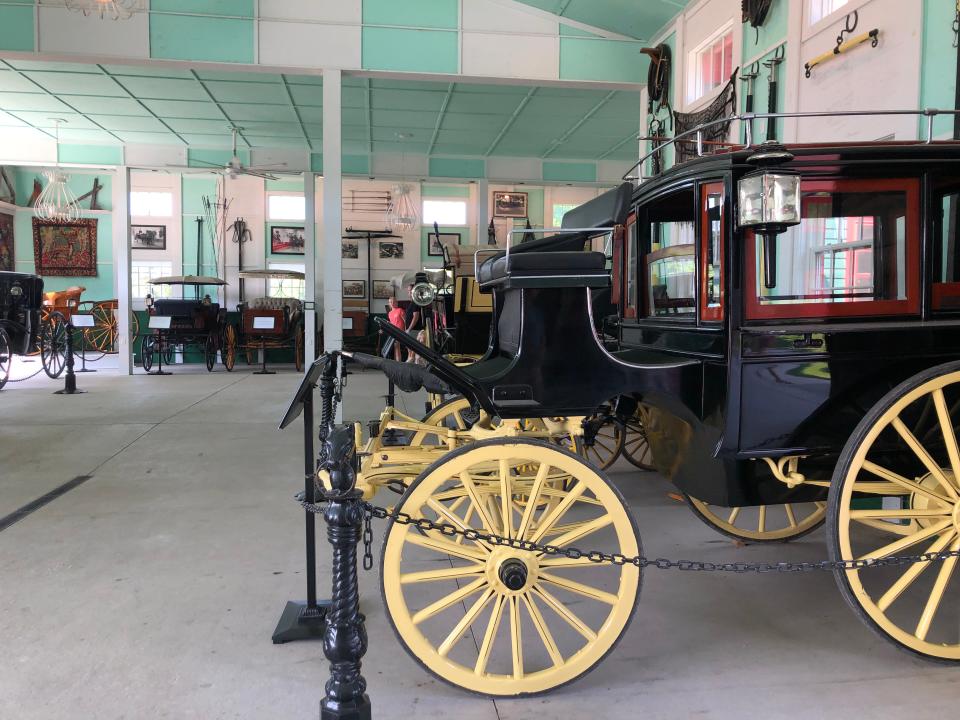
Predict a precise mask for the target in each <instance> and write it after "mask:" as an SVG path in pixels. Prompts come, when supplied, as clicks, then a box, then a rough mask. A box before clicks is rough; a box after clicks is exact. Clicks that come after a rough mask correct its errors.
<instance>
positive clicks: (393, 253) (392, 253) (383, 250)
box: [377, 240, 403, 260]
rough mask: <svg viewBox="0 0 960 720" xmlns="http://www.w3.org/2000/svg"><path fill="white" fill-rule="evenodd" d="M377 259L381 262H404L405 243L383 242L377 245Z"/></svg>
mask: <svg viewBox="0 0 960 720" xmlns="http://www.w3.org/2000/svg"><path fill="white" fill-rule="evenodd" d="M377 257H379V258H380V259H381V260H403V243H402V242H396V241H392V240H391V241H387V240H381V241H380V242H379V243H377Z"/></svg>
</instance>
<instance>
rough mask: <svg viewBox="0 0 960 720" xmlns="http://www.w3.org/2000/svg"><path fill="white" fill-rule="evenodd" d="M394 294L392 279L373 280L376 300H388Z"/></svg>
mask: <svg viewBox="0 0 960 720" xmlns="http://www.w3.org/2000/svg"><path fill="white" fill-rule="evenodd" d="M393 294H394V289H393V282H391V281H390V280H374V281H373V297H374V299H376V300H386V299H387V298H392V297H393Z"/></svg>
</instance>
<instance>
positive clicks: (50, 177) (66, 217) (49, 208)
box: [33, 118, 81, 222]
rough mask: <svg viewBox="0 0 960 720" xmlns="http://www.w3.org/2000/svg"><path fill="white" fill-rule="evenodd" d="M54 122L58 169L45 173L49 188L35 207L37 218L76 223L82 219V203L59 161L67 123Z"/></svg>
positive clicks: (39, 197) (45, 189)
mask: <svg viewBox="0 0 960 720" xmlns="http://www.w3.org/2000/svg"><path fill="white" fill-rule="evenodd" d="M53 122H54V125H55V126H56V133H57V135H56V142H57V167H55V168H53V169H52V170H45V171H44V173H43V175H44V177H45V178H47V186H46V187H45V188H43V191H42V192H41V193H40V195H39V196H38V197H37V201H36V203H34V206H33V207H34V210H35V212H36V215H37V217H38V218H40V219H41V220H49V221H56V222H75V221H77V220H79V219H80V213H81V211H80V203H79V201H78V200H77V196H76V194H74V192H73V190H71V189H70V188H69V187H68V185H67V181H68V180H70V176H69V175H67V173H65V172H64V171H63V170H61V169H60V160H59V156H60V123H62V122H65V121H64V120H61V119H59V118H53Z"/></svg>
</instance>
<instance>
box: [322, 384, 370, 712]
mask: <svg viewBox="0 0 960 720" xmlns="http://www.w3.org/2000/svg"><path fill="white" fill-rule="evenodd" d="M332 385H333V381H332V378H331V379H330V387H329V388H327V387H325V386H324V383H323V381H321V387H320V395H321V398H322V402H323V415H324V416H327V415H328V412H327V410H328V408H329V409H331V410H332V407H333V402H332V396H333V387H332ZM329 417H330V424H329V426H328V427H329V428H330V429H329V433H324V432H323V431H322V430H321V437H323V436H324V435H326V437H325V438H324V451H323V460H322V462H321V466H320V467H321V470H322V471H324V472H325V473H326V476H327V482H328V483H329V485H328V486H327V487H326V492H325V493H324V495H325V497H326V500H327V507H326V509H325V511H324V514H323V517H324V519H325V520H326V521H327V540H329V542H330V546H331V547H332V549H333V559H332V568H331V571H332V572H331V574H332V576H333V592H332V595H331V600H330V603H331V604H330V609H329V610H328V611H327V623H326V631H325V633H324V636H323V654H324V655H326V657H327V660H328V661H329V663H330V678H329V679H328V680H327V683H326V686H325V694H324V698H323V700H321V701H320V720H370V717H371V712H370V698H369V696H368V695H367V693H366V689H367V681H366V680H365V679H364V677H363V675H362V674H361V672H360V666H361V659H362V658H363V656H364V654H365V653H366V652H367V631H366V628H365V627H364V617H363V615H362V614H361V613H360V588H359V584H358V581H357V544H358V543H359V542H360V537H361V533H362V526H363V516H364V510H363V503H362V493H361V492H360V491H359V490H357V489H356V487H355V483H356V472H355V470H354V460H355V458H356V454H355V452H354V445H353V429H352V428H351V427H350V426H343V427H339V428H334V427H333V417H332V412H330V413H329Z"/></svg>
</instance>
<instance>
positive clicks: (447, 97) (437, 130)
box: [427, 83, 456, 155]
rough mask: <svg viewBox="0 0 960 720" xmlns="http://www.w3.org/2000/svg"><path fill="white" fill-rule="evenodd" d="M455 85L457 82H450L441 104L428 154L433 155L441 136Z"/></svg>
mask: <svg viewBox="0 0 960 720" xmlns="http://www.w3.org/2000/svg"><path fill="white" fill-rule="evenodd" d="M454 86H456V83H450V85H449V86H448V87H447V94H446V95H444V97H443V104H442V105H441V106H440V112H439V113H437V124H436V125H434V127H433V135H431V136H430V144H429V145H428V146H427V155H433V148H434V146H436V144H437V138H438V137H439V136H440V126H441V125H443V116H444V115H446V114H447V106H448V105H449V104H450V98H451V97H453V88H454Z"/></svg>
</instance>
